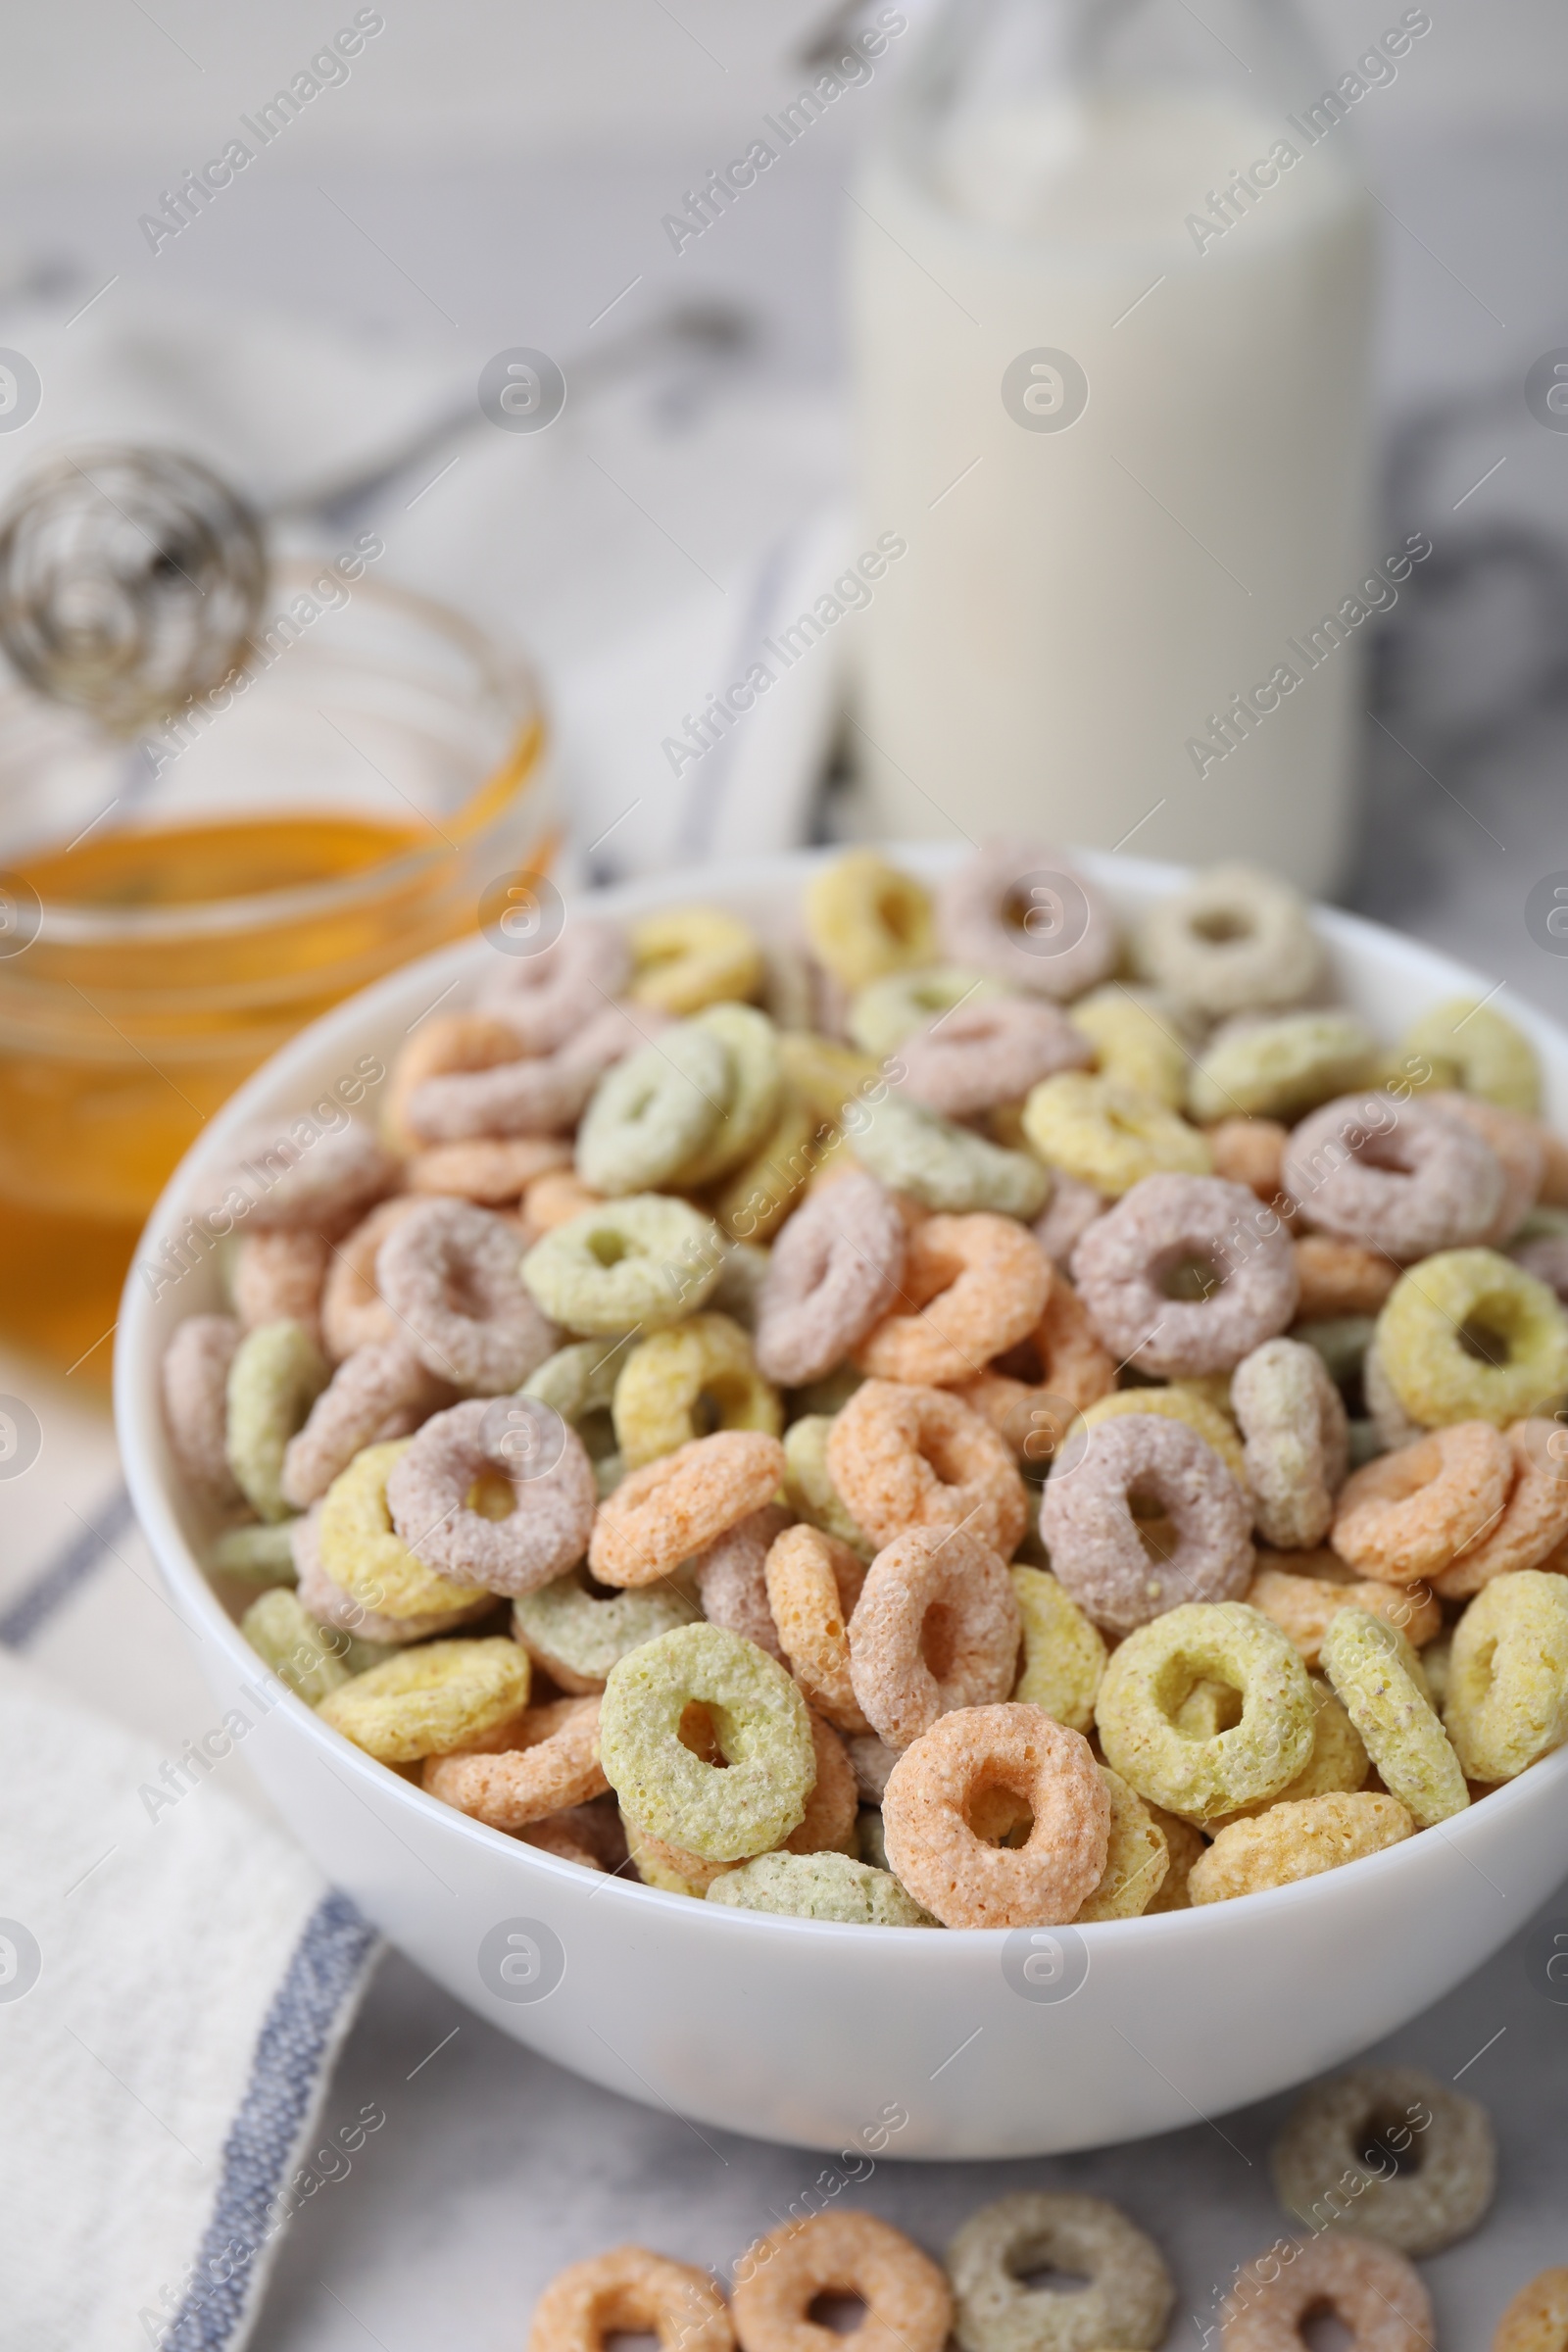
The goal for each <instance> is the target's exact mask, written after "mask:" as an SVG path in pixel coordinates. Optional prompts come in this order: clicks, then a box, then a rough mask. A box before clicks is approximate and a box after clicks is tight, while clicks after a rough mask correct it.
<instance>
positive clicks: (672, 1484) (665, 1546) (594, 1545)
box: [588, 1429, 784, 1587]
mask: <svg viewBox="0 0 1568 2352" xmlns="http://www.w3.org/2000/svg"><path fill="white" fill-rule="evenodd" d="M783 1482H784V1448H783V1446H781V1445H780V1444H779V1442H778V1440H777V1438H770V1437H768V1436H766V1435H765V1434H764V1433H763V1432H762V1431H761V1430H752V1429H716V1430H714V1432H713V1434H712V1436H711V1437H709V1438H693V1439H691V1440H690V1442H689V1443H688V1444H686V1445H685V1446H676V1448H675V1450H674V1452H673V1453H666V1454H662V1455H661V1457H660V1459H659V1460H658V1461H657V1462H649V1463H647V1464H646V1465H645V1467H644V1468H643V1469H641V1470H634V1471H633V1472H632V1473H631V1475H630V1477H629V1478H623V1479H622V1480H621V1482H620V1485H619V1486H618V1487H617V1488H616V1489H615V1491H614V1493H613V1495H609V1496H608V1497H607V1498H606V1500H605V1501H604V1502H602V1503H601V1504H600V1506H599V1516H598V1518H597V1519H596V1520H595V1522H594V1532H593V1539H592V1541H591V1543H590V1544H589V1546H588V1565H589V1568H590V1569H591V1570H592V1572H593V1574H594V1575H595V1576H597V1577H598V1578H599V1580H600V1582H601V1583H602V1584H606V1585H619V1586H621V1587H626V1586H630V1585H652V1584H656V1583H657V1582H658V1581H659V1579H660V1578H661V1577H662V1576H667V1575H668V1574H669V1572H670V1570H671V1569H672V1568H677V1567H679V1565H680V1563H681V1561H682V1560H689V1559H690V1558H691V1556H692V1554H693V1553H694V1552H697V1551H705V1550H706V1549H707V1548H708V1546H709V1544H712V1543H716V1541H717V1539H718V1538H719V1537H720V1536H721V1535H723V1534H724V1533H725V1531H726V1530H727V1529H729V1528H732V1527H733V1526H735V1524H736V1522H737V1521H738V1520H741V1519H744V1518H746V1517H747V1515H748V1513H750V1512H752V1511H759V1510H760V1509H761V1507H762V1505H763V1503H764V1502H771V1501H772V1499H773V1496H774V1495H776V1494H777V1492H778V1490H779V1488H780V1486H782V1484H783Z"/></svg>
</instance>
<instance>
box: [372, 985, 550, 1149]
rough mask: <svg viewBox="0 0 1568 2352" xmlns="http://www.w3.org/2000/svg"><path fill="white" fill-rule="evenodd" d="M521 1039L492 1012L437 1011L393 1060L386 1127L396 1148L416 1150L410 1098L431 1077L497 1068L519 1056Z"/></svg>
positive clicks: (386, 1133) (388, 1135)
mask: <svg viewBox="0 0 1568 2352" xmlns="http://www.w3.org/2000/svg"><path fill="white" fill-rule="evenodd" d="M521 1052H522V1041H521V1040H520V1038H519V1037H518V1035H517V1032H516V1030H515V1028H514V1027H513V1026H512V1024H511V1023H510V1022H509V1021H503V1020H501V1019H499V1018H498V1017H497V1016H496V1015H495V1014H494V1013H488V1012H438V1013H436V1014H434V1015H433V1016H432V1018H431V1019H430V1020H428V1021H426V1022H425V1023H424V1024H423V1026H422V1027H421V1028H419V1029H418V1030H417V1033H416V1034H415V1036H413V1037H412V1038H410V1040H409V1042H408V1044H407V1045H406V1046H405V1047H404V1049H403V1051H402V1053H401V1054H399V1055H398V1057H397V1059H396V1061H395V1062H394V1063H393V1064H392V1079H391V1084H390V1085H389V1086H388V1088H387V1097H386V1104H385V1108H384V1109H383V1111H382V1114H381V1126H382V1132H383V1134H384V1135H385V1137H386V1140H387V1142H388V1143H389V1144H390V1145H391V1146H392V1149H393V1150H394V1151H395V1152H417V1151H418V1149H419V1143H420V1139H419V1138H418V1137H417V1136H416V1135H415V1134H414V1132H413V1130H412V1129H411V1128H410V1126H409V1123H408V1108H409V1102H410V1098H411V1097H412V1096H413V1095H414V1094H415V1092H416V1091H417V1088H419V1087H421V1086H422V1085H423V1084H424V1082H425V1080H426V1079H427V1078H444V1077H445V1076H447V1074H448V1073H449V1072H451V1071H454V1070H465V1071H466V1070H493V1069H494V1068H495V1066H496V1064H497V1063H498V1062H502V1061H515V1060H516V1059H517V1058H518V1056H519V1055H520V1054H521Z"/></svg>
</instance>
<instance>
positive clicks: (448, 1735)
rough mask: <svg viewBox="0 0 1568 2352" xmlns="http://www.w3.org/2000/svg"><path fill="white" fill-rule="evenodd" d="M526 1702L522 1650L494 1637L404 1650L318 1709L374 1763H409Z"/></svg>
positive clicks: (454, 1744)
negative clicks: (479, 1640)
mask: <svg viewBox="0 0 1568 2352" xmlns="http://www.w3.org/2000/svg"><path fill="white" fill-rule="evenodd" d="M527 1703H528V1653H527V1651H526V1650H525V1649H519V1648H518V1647H517V1644H516V1642H509V1641H506V1640H504V1639H500V1640H495V1641H489V1642H424V1643H422V1644H421V1646H420V1647H419V1648H417V1649H406V1650H404V1651H403V1652H402V1654H401V1655H400V1656H398V1657H395V1658H388V1659H386V1660H385V1662H384V1663H383V1664H382V1665H380V1666H372V1667H371V1668H370V1670H369V1672H368V1674H359V1675H356V1676H355V1677H354V1679H353V1681H352V1682H348V1683H344V1684H343V1685H342V1686H341V1688H340V1689H338V1690H336V1691H332V1692H330V1693H329V1695H328V1696H327V1697H326V1698H324V1699H323V1700H322V1701H321V1704H320V1706H319V1709H318V1710H317V1711H318V1713H319V1715H320V1717H321V1720H322V1722H323V1723H329V1724H330V1725H331V1726H332V1729H333V1730H334V1731H335V1732H341V1733H342V1734H343V1737H344V1739H345V1740H353V1741H354V1744H355V1746H356V1747H363V1748H364V1749H365V1750H366V1752H367V1753H368V1754H369V1755H372V1756H374V1757H375V1758H376V1759H377V1761H378V1762H380V1763H382V1764H415V1763H417V1762H418V1761H419V1759H420V1758H421V1757H424V1756H440V1755H445V1754H446V1753H448V1751H449V1750H451V1749H453V1748H459V1747H462V1746H463V1744H464V1742H465V1741H466V1740H471V1739H473V1738H474V1737H475V1736H476V1735H479V1734H482V1733H485V1732H488V1731H490V1730H492V1729H493V1728H494V1727H495V1726H496V1725H497V1724H500V1723H505V1722H507V1721H508V1720H509V1719H510V1718H511V1717H513V1716H515V1715H518V1714H520V1713H521V1711H522V1709H523V1708H524V1707H525V1706H526V1705H527ZM578 1703H581V1702H578ZM588 1703H589V1704H592V1703H593V1702H592V1701H589V1702H588Z"/></svg>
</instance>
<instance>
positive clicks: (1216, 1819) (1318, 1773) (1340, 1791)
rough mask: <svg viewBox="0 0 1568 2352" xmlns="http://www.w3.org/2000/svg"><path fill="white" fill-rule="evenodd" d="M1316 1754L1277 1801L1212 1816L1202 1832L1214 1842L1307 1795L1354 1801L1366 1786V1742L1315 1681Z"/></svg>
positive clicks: (1269, 1799)
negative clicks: (1240, 1824) (1220, 1835)
mask: <svg viewBox="0 0 1568 2352" xmlns="http://www.w3.org/2000/svg"><path fill="white" fill-rule="evenodd" d="M1312 1705H1313V1707H1314V1709H1315V1713H1314V1715H1313V1718H1312V1753H1311V1754H1310V1755H1309V1756H1308V1757H1307V1760H1306V1762H1305V1763H1304V1764H1303V1765H1302V1767H1301V1769H1300V1771H1299V1773H1298V1774H1297V1776H1296V1778H1295V1780H1294V1781H1287V1782H1286V1784H1285V1787H1284V1788H1283V1789H1281V1790H1280V1791H1279V1794H1278V1795H1277V1796H1261V1797H1257V1798H1256V1799H1254V1801H1253V1802H1252V1803H1251V1804H1250V1805H1238V1806H1237V1808H1236V1811H1235V1812H1234V1813H1216V1814H1210V1815H1209V1816H1208V1818H1207V1819H1206V1820H1205V1821H1204V1823H1203V1827H1204V1829H1205V1830H1206V1831H1207V1832H1208V1834H1209V1836H1210V1837H1213V1836H1215V1835H1216V1834H1217V1833H1218V1832H1219V1831H1220V1830H1226V1829H1229V1827H1230V1825H1231V1823H1232V1822H1233V1821H1255V1820H1256V1819H1257V1817H1258V1815H1259V1814H1262V1813H1267V1812H1268V1811H1269V1810H1270V1808H1271V1807H1272V1806H1274V1805H1294V1804H1299V1803H1301V1802H1302V1801H1303V1800H1304V1799H1305V1798H1307V1797H1309V1796H1353V1795H1354V1794H1355V1793H1356V1791H1357V1790H1358V1789H1364V1788H1365V1786H1366V1780H1367V1774H1368V1772H1369V1771H1370V1769H1371V1767H1370V1765H1369V1763H1368V1760H1367V1752H1366V1746H1365V1742H1364V1741H1363V1740H1362V1738H1361V1735H1360V1733H1359V1732H1358V1731H1357V1730H1356V1728H1355V1726H1354V1724H1353V1723H1352V1722H1351V1721H1350V1718H1349V1716H1348V1714H1347V1713H1346V1711H1345V1709H1344V1708H1343V1707H1342V1706H1341V1704H1340V1702H1339V1700H1338V1699H1337V1698H1336V1697H1335V1695H1334V1692H1333V1691H1331V1690H1330V1688H1329V1686H1328V1684H1327V1683H1325V1682H1324V1681H1322V1680H1321V1678H1320V1677H1318V1676H1316V1675H1314V1676H1313V1678H1312Z"/></svg>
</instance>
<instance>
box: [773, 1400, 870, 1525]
mask: <svg viewBox="0 0 1568 2352" xmlns="http://www.w3.org/2000/svg"><path fill="white" fill-rule="evenodd" d="M856 1386H857V1387H858V1386H859V1382H858V1381H857V1382H856ZM832 1429H833V1415H832V1414H831V1413H805V1414H803V1415H802V1417H801V1419H800V1420H799V1421H792V1422H791V1423H790V1426H789V1428H788V1429H787V1430H786V1431H785V1432H784V1499H785V1501H786V1502H787V1503H788V1504H789V1506H790V1509H791V1510H792V1511H793V1512H794V1513H795V1516H796V1518H797V1519H804V1520H805V1521H806V1524H807V1525H808V1527H817V1528H820V1529H821V1531H822V1533H823V1535H824V1536H837V1538H838V1540H839V1542H840V1543H841V1544H849V1545H850V1547H851V1549H852V1550H854V1551H858V1553H859V1555H860V1557H861V1559H862V1560H868V1559H870V1557H871V1555H872V1553H873V1552H874V1551H875V1550H876V1545H875V1544H873V1543H872V1542H871V1539H870V1537H869V1536H867V1535H866V1533H865V1532H864V1530H863V1529H862V1528H861V1527H860V1526H859V1525H858V1522H857V1521H856V1519H855V1517H854V1516H853V1514H852V1513H851V1511H850V1509H849V1507H848V1505H847V1504H846V1502H845V1500H844V1497H843V1496H842V1495H840V1493H839V1491H838V1489H837V1487H836V1486H835V1485H834V1484H833V1479H832V1475H831V1473H830V1472H829V1470H828V1466H827V1442H828V1438H829V1436H830V1435H831V1433H832Z"/></svg>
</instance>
